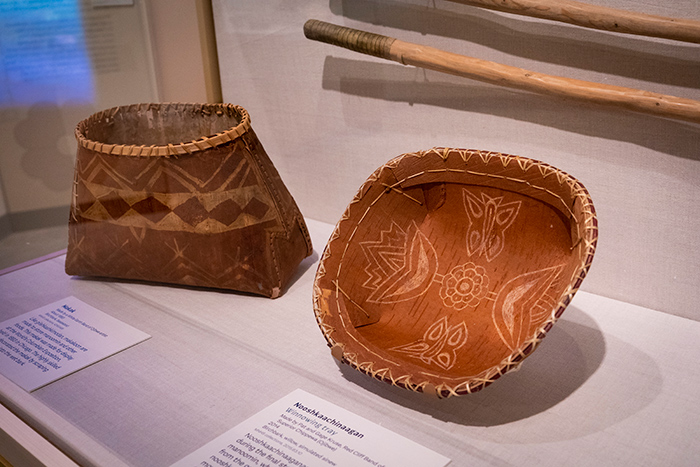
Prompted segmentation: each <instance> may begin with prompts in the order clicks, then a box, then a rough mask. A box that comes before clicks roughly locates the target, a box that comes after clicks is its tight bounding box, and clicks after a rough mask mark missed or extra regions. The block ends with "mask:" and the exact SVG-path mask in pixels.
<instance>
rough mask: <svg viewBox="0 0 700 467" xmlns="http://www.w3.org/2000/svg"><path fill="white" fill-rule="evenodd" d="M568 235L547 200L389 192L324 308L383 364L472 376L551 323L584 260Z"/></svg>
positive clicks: (432, 190) (351, 244) (361, 227)
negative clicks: (342, 319)
mask: <svg viewBox="0 0 700 467" xmlns="http://www.w3.org/2000/svg"><path fill="white" fill-rule="evenodd" d="M417 201H420V203H418V202H417ZM571 231H572V225H571V219H569V218H568V217H567V216H566V215H565V214H564V213H562V212H561V211H560V210H558V209H556V208H555V207H553V206H552V205H550V204H548V203H546V202H543V201H542V200H540V199H536V198H533V197H530V196H527V195H523V194H520V193H516V192H513V191H509V190H505V189H500V188H496V187H491V186H479V185H468V184H461V183H438V184H436V183H430V184H420V185H416V186H413V187H410V188H408V189H406V190H404V191H402V192H401V193H399V192H387V193H385V194H383V195H381V196H380V197H379V198H378V199H377V200H376V202H374V204H373V206H372V209H369V210H368V211H367V212H366V213H365V215H364V217H363V218H362V220H361V222H359V223H358V224H357V228H356V229H355V230H354V231H353V232H354V233H353V235H352V239H350V241H348V242H347V244H346V245H345V247H344V250H343V251H344V253H343V255H342V258H340V262H341V263H342V264H340V263H339V265H338V270H339V271H338V275H337V276H336V277H337V282H336V284H337V286H338V287H339V289H340V290H341V293H339V294H336V297H337V303H335V304H333V303H332V300H331V306H334V305H335V306H337V309H338V310H340V311H341V312H345V313H347V316H348V317H349V319H350V321H351V323H352V326H353V327H354V328H355V331H354V332H355V333H356V338H357V339H358V340H359V341H361V342H362V343H363V345H365V346H366V347H368V348H370V349H372V352H374V353H375V354H378V355H382V356H383V357H384V358H385V359H386V360H388V361H394V362H398V361H401V362H404V363H403V365H402V366H404V367H407V366H415V367H419V368H422V369H423V371H424V372H426V373H433V374H440V375H441V377H445V378H463V377H465V376H466V375H478V374H479V373H481V372H483V371H485V370H487V369H489V368H493V367H495V366H498V365H499V363H501V362H502V361H503V360H504V359H506V358H508V357H509V356H510V355H512V354H513V353H514V352H517V349H519V348H521V347H522V346H523V345H525V344H526V343H527V341H528V340H529V339H532V338H533V336H536V335H537V330H538V328H540V327H541V326H543V325H544V324H545V323H547V322H549V321H551V320H552V319H553V316H552V315H553V313H554V312H555V311H556V309H557V304H558V302H559V300H560V298H561V297H562V295H563V294H565V293H566V291H567V289H568V288H569V287H570V284H571V278H572V276H574V275H575V274H576V272H577V271H578V269H579V267H580V266H581V261H582V258H581V255H582V252H583V250H582V249H581V248H574V246H575V245H574V244H573V240H572V235H571ZM336 251H337V250H336ZM336 259H338V258H336ZM326 285H327V286H329V287H330V288H331V289H332V288H334V287H333V286H334V284H326Z"/></svg>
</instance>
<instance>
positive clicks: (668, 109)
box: [304, 20, 700, 123]
mask: <svg viewBox="0 0 700 467" xmlns="http://www.w3.org/2000/svg"><path fill="white" fill-rule="evenodd" d="M304 34H305V35H306V37H307V38H309V39H312V40H317V41H321V42H326V43H328V44H332V45H337V46H340V47H344V48H347V49H350V50H354V51H356V52H361V53H365V54H368V55H373V56H376V57H380V58H384V59H387V60H393V61H395V62H399V63H402V64H404V65H412V66H416V67H419V68H426V69H429V70H435V71H440V72H443V73H448V74H452V75H457V76H462V77H465V78H470V79H474V80H478V81H484V82H487V83H491V84H497V85H501V86H507V87H511V88H516V89H522V90H525V91H531V92H536V93H540V94H547V95H553V96H559V97H566V98H574V99H578V100H583V101H588V102H595V103H599V104H606V105H615V106H618V107H622V108H625V109H628V110H632V111H636V112H644V113H649V114H653V115H660V116H663V117H668V118H674V119H679V120H685V121H689V122H694V123H700V102H699V101H695V100H692V99H685V98H680V97H674V96H668V95H664V94H658V93H653V92H648V91H641V90H638V89H632V88H625V87H620V86H611V85H607V84H599V83H592V82H589V81H582V80H577V79H570V78H562V77H559V76H552V75H546V74H542V73H536V72H534V71H528V70H524V69H522V68H517V67H513V66H508V65H501V64H499V63H495V62H489V61H486V60H480V59H477V58H472V57H467V56H464V55H459V54H455V53H451V52H445V51H443V50H439V49H435V48H433V47H427V46H423V45H418V44H413V43H411V42H404V41H401V40H398V39H395V38H393V37H387V36H382V35H379V34H373V33H369V32H365V31H359V30H357V29H350V28H346V27H343V26H337V25H334V24H330V23H326V22H323V21H318V20H309V21H307V22H306V24H305V25H304Z"/></svg>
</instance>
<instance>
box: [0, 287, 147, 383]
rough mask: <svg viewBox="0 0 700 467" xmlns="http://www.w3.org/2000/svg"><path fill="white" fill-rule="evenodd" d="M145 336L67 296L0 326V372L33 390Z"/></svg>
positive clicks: (144, 338) (4, 322)
mask: <svg viewBox="0 0 700 467" xmlns="http://www.w3.org/2000/svg"><path fill="white" fill-rule="evenodd" d="M149 337H151V336H149V335H148V334H146V333H143V332H141V331H139V330H138V329H135V328H133V327H131V326H129V325H128V324H126V323H124V322H122V321H119V320H118V319H115V318H113V317H111V316H109V315H107V314H105V313H103V312H102V311H100V310H98V309H97V308H94V307H92V306H90V305H88V304H87V303H85V302H82V301H80V300H78V299H77V298H75V297H68V298H65V299H63V300H59V301H57V302H55V303H51V304H50V305H46V306H43V307H41V308H37V309H36V310H33V311H30V312H28V313H24V314H22V315H20V316H17V317H15V318H11V319H8V320H6V321H3V322H2V323H0V373H1V374H2V375H3V376H5V377H7V378H9V379H10V380H12V381H13V382H14V383H16V384H17V385H19V386H20V387H22V388H23V389H25V390H27V391H33V390H35V389H38V388H40V387H42V386H45V385H47V384H49V383H51V382H53V381H56V380H57V379H59V378H62V377H64V376H66V375H68V374H71V373H73V372H75V371H78V370H80V369H81V368H84V367H86V366H88V365H91V364H93V363H95V362H97V361H99V360H102V359H104V358H106V357H109V356H110V355H113V354H115V353H117V352H120V351H122V350H124V349H126V348H128V347H131V346H133V345H136V344H138V343H139V342H143V341H144V340H146V339H148V338H149Z"/></svg>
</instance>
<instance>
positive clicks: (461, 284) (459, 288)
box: [440, 263, 489, 310]
mask: <svg viewBox="0 0 700 467" xmlns="http://www.w3.org/2000/svg"><path fill="white" fill-rule="evenodd" d="M488 287H489V278H488V276H487V275H486V270H485V269H484V268H483V267H481V266H477V265H475V264H474V263H465V264H460V265H459V266H455V267H454V268H452V270H451V271H450V272H449V273H448V274H446V275H445V277H444V278H443V280H442V286H441V287H440V298H442V302H443V303H444V304H445V306H446V307H450V308H455V309H457V310H463V309H464V308H467V307H470V306H471V307H473V306H476V305H478V304H479V302H480V301H481V299H483V298H484V297H485V296H486V295H487V294H488V292H489V290H488Z"/></svg>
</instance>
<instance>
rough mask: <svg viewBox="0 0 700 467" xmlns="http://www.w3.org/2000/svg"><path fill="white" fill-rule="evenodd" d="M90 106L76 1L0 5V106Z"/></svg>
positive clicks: (20, 0)
mask: <svg viewBox="0 0 700 467" xmlns="http://www.w3.org/2000/svg"><path fill="white" fill-rule="evenodd" d="M93 101H94V85H93V77H92V69H91V64H90V56H89V53H88V50H87V47H86V44H85V33H84V30H83V24H82V15H81V11H80V2H79V0H0V106H2V107H9V106H13V107H14V106H26V105H31V104H35V103H40V102H51V103H57V104H63V103H66V102H71V103H90V102H93Z"/></svg>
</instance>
